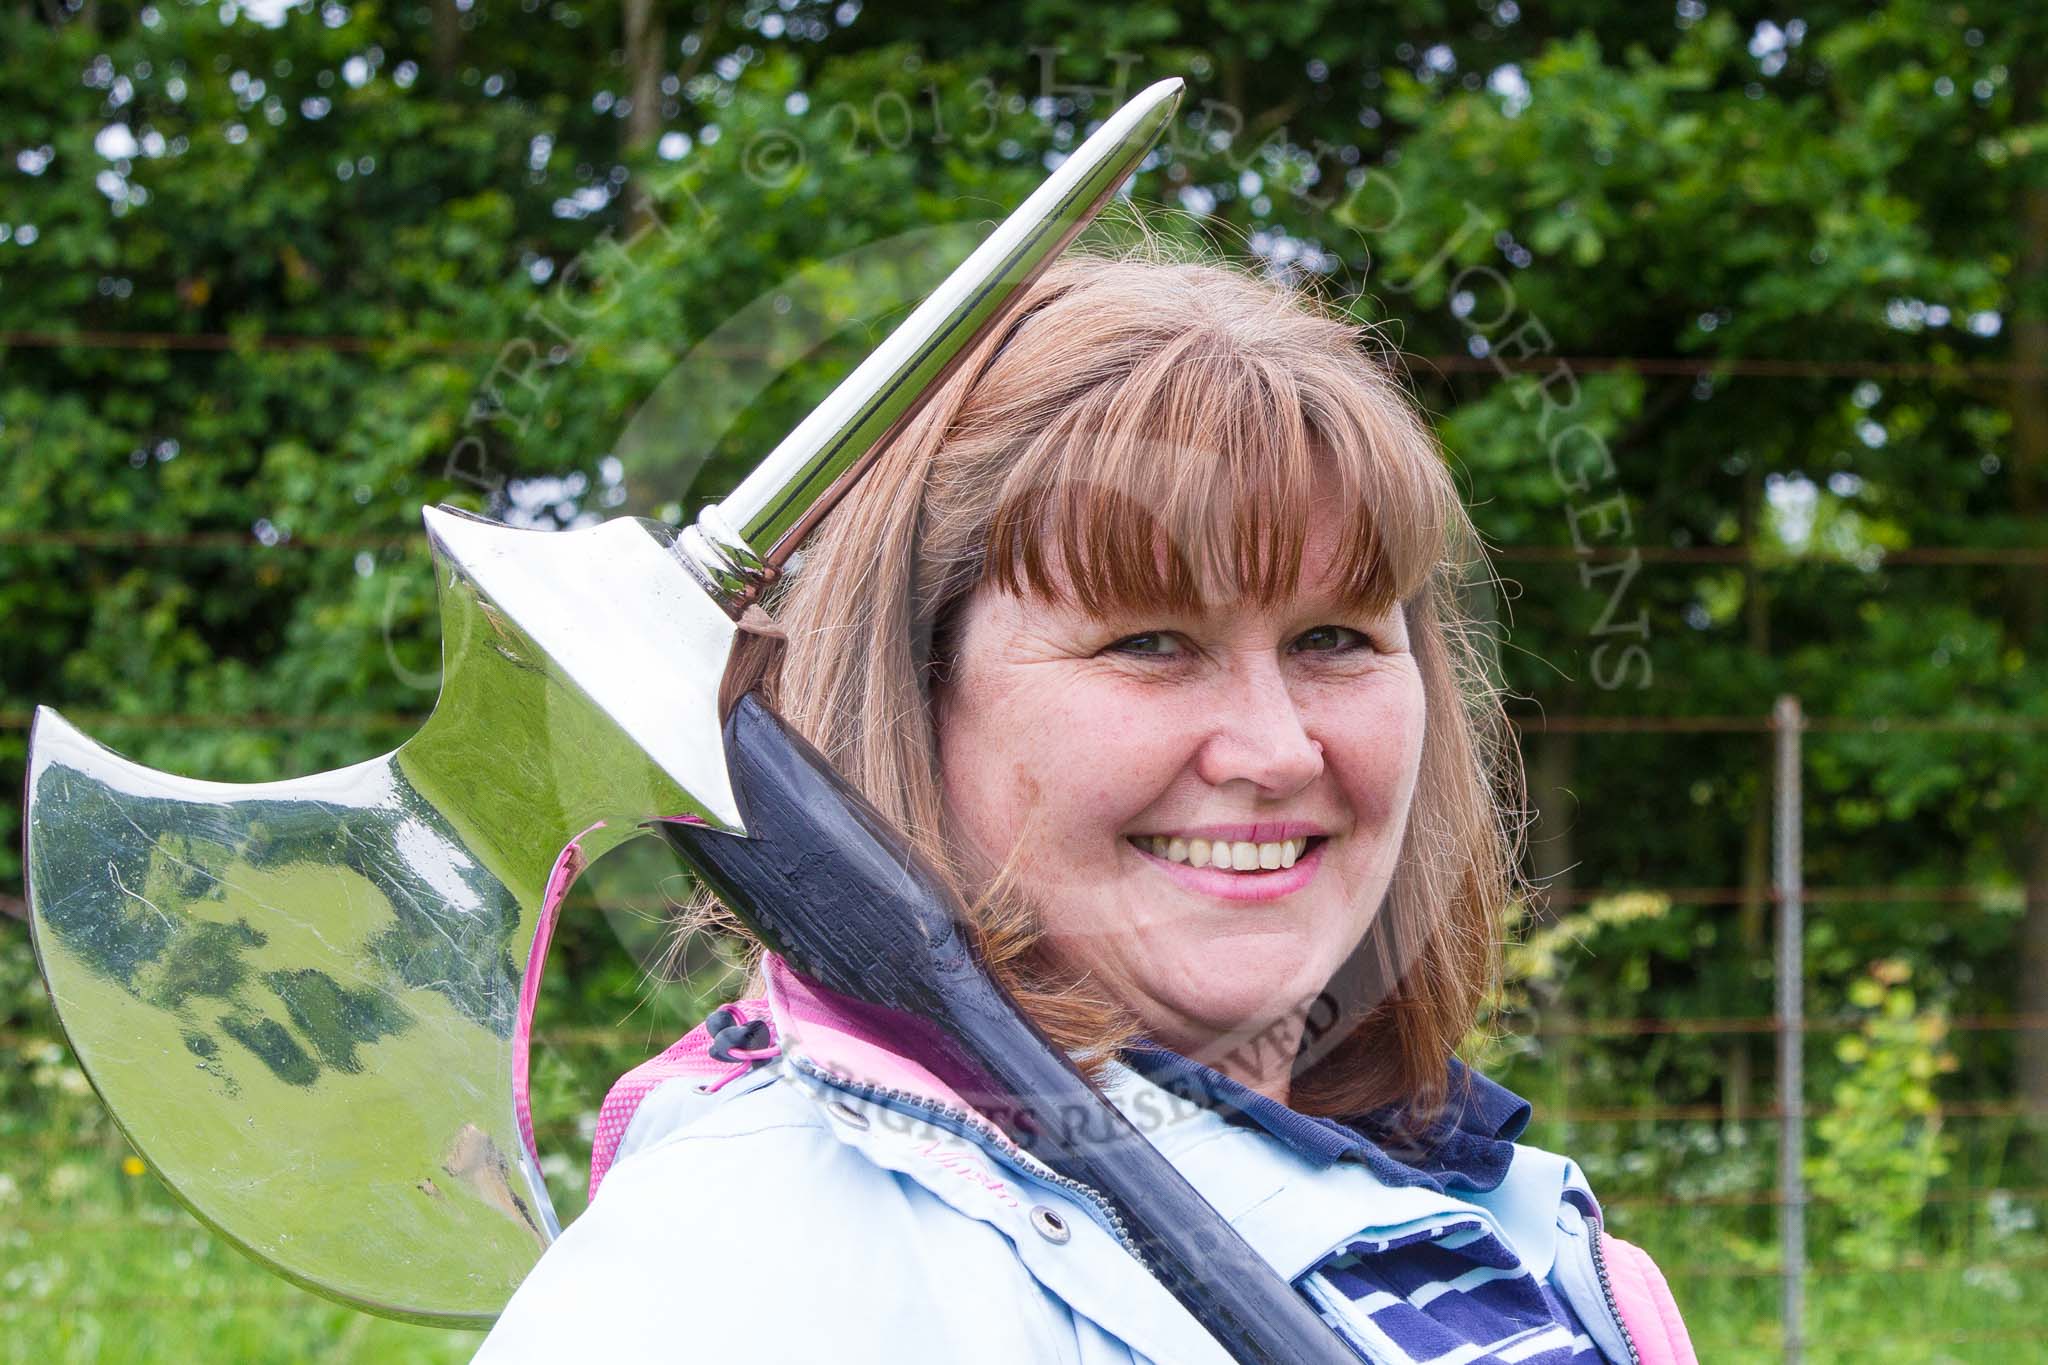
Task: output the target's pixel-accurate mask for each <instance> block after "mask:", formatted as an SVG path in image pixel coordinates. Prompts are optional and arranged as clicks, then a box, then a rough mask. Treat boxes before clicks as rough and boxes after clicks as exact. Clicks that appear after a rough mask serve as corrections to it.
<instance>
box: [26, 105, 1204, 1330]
mask: <svg viewBox="0 0 2048 1365" xmlns="http://www.w3.org/2000/svg"><path fill="white" fill-rule="evenodd" d="M1180 91H1181V82H1180V81H1178V80H1168V81H1162V82H1160V83H1158V84H1156V85H1154V86H1152V87H1151V88H1150V89H1148V90H1146V91H1144V92H1143V93H1142V94H1140V95H1139V96H1138V97H1137V98H1136V99H1134V100H1132V101H1131V102H1130V103H1129V104H1127V105H1125V106H1124V107H1123V108H1122V109H1120V110H1119V111H1117V113H1116V114H1115V115H1113V116H1112V117H1111V118H1110V119H1109V120H1108V121H1107V122H1106V123H1105V124H1104V125H1103V127H1102V128H1101V129H1100V130H1099V131H1098V132H1097V133H1096V134H1095V135H1094V136H1093V137H1091V138H1089V139H1088V140H1087V142H1086V143H1085V144H1083V146H1082V147H1081V148H1080V149H1079V150H1078V151H1076V152H1075V153H1074V155H1073V156H1071V157H1069V158H1068V159H1067V160H1066V161H1065V162H1063V163H1062V164H1061V165H1060V167H1059V169H1058V170H1056V171H1055V172H1053V174H1052V175H1051V177H1050V178H1049V179H1047V180H1046V182H1045V183H1044V184H1043V185H1041V186H1040V187H1039V188H1038V190H1037V191H1035V192H1034V193H1033V194H1032V195H1031V197H1030V198H1029V199H1027V200H1026V201H1025V202H1024V204H1023V206H1022V207H1020V208H1019V209H1018V210H1017V211H1016V212H1015V213H1013V214H1011V215H1010V217H1009V218H1008V219H1007V220H1005V221H1004V222H1003V223H1002V224H1001V225H1000V226H999V227H998V228H997V229H996V230H995V232H994V233H993V234H992V235H991V236H990V237H989V238H988V239H987V240H986V241H985V242H984V243H983V244H982V245H981V246H980V247H979V248H978V249H977V250H976V251H975V252H974V253H973V255H971V256H970V257H968V259H967V260H966V261H965V262H964V263H963V264H962V265H961V266H960V267H959V269H957V270H956V271H954V272H953V274H952V275H951V276H950V277H949V278H948V279H947V280H946V281H945V283H943V284H942V285H940V286H939V288H938V289H937V290H936V291H935V292H934V293H933V294H932V295H931V296H930V297H929V298H927V299H926V300H925V301H924V303H923V304H922V305H920V306H919V307H918V309H917V310H916V311H915V312H914V313H912V314H911V315H910V317H909V318H907V319H906V320H905V321H904V322H903V324H902V325H901V326H900V327H899V328H897V330H896V331H895V332H894V333H893V334H892V335H891V336H890V337H889V338H888V340H887V341H885V342H884V343H883V344H882V346H881V347H880V348H879V349H878V350H876V351H875V353H874V354H873V355H871V356H869V357H868V359H867V360H866V361H864V362H863V363H862V364H861V366H860V367H859V368H858V369H856V370H855V371H854V372H853V374H852V375H850V376H849V377H848V378H847V379H846V381H845V382H844V383H842V384H841V385H840V386H839V387H838V389H836V390H835V391H834V392H833V394H832V395H831V397H829V398H828V399H827V400H826V401H825V403H824V404H823V405H822V406H821V407H819V408H818V409H817V410H816V411H815V412H813V413H811V414H810V416H809V417H807V418H806V419H805V420H804V422H803V423H802V424H801V425H799V426H798V427H797V428H796V430H795V431H793V432H792V433H791V434H790V436H789V437H788V439H786V440H785V441H783V442H782V444H781V445H780V446H778V447H777V448H776V450H775V451H774V452H773V453H772V454H771V455H770V456H769V457H768V458H767V460H766V461H765V462H764V463H763V464H762V465H761V467H760V468H759V469H758V470H757V471H755V473H754V474H753V475H752V476H750V477H749V478H748V479H747V480H746V482H745V483H743V484H741V485H740V487H739V488H738V489H737V490H735V491H734V493H733V494H732V496H730V497H729V498H727V499H726V500H725V501H724V502H723V503H721V504H720V505H718V506H716V507H713V508H711V509H709V510H708V511H706V512H705V513H704V514H703V515H702V516H701V517H700V518H699V519H698V521H697V524H696V525H695V526H693V527H691V528H689V529H686V530H681V531H679V530H677V528H675V527H671V526H668V525H665V524H663V523H660V522H655V521H649V520H646V519H644V518H637V517H634V518H621V519H618V520H615V521H611V522H607V523H605V524H604V525H601V526H596V527H591V528H589V529H587V530H581V531H570V532H536V531H524V530H514V529H510V528H507V527H504V526H501V525H499V524H497V523H495V522H491V521H488V520H485V519H483V518H480V517H474V516H471V515H468V514H466V513H463V512H459V511H454V510H451V509H447V508H438V509H437V508H429V509H426V510H425V513H424V515H425V519H426V525H427V532H428V536H429V539H430V541H431V543H432V547H433V552H434V559H435V569H436V580H437V586H438V592H439V599H440V610H441V622H442V637H443V643H442V659H443V671H442V682H441V693H440V696H439V698H438V700H437V701H436V704H435V706H434V711H433V714H432V715H431V716H430V717H429V718H428V720H427V721H426V723H425V724H424V725H423V726H422V727H421V728H420V731H419V733H417V734H416V735H414V736H413V737H412V738H411V739H408V740H407V741H406V742H405V743H403V744H401V745H400V746H399V747H398V748H397V749H396V750H394V751H392V752H391V753H388V754H385V755H383V756H382V757H379V758H373V759H369V760H367V761H365V762H362V763H358V764H356V765H354V766H352V767H348V768H342V769H338V770H336V771H334V772H326V773H316V774H313V775H311V776H308V777H300V778H293V779H290V780H287V781H282V782H261V783H247V784H244V783H224V782H203V781H197V780H194V779H190V778H183V777H174V776H172V775H170V774H167V773H161V772H157V771H155V770H153V769H150V768H146V767H143V766H142V765H140V764H137V763H133V762H130V761H129V760H127V759H125V758H123V757H121V756H120V755H119V754H116V753H114V752H113V751H112V750H110V749H107V748H104V747H102V746H101V745H99V744H96V743H94V742H93V741H92V740H91V739H89V738H87V737H86V736H85V735H84V734H83V733H81V732H80V731H79V730H77V729H76V728H75V727H73V726H72V725H70V724H69V723H67V722H66V721H65V720H64V719H63V717H62V716H60V715H58V714H57V713H56V712H55V711H53V710H51V709H49V708H48V707H43V708H39V709H38V710H37V712H36V720H35V726H34V730H33V732H32V735H31V738H30V743H29V757H28V777H27V784H26V810H25V826H26V835H25V843H26V859H25V864H24V868H25V875H26V878H27V883H28V901H29V909H30V916H31V922H32V925H33V930H34V939H35V949H36V954H37V958H38V961H39V964H40V966H41V968H42V972H43V978H44V981H45V982H46V983H47V985H48V987H49V990H50V997H51V1000H52V1001H53V1002H54V1004H55V1006H56V1012H57V1017H58V1019H59V1021H60V1022H61V1024H62V1026H63V1028H64V1031H65V1034H66V1035H67V1037H68V1038H69V1040H70V1043H71V1046H72V1049H73V1051H74V1052H76V1054H77V1055H78V1059H79V1062H80V1064H81V1065H82V1066H83V1067H84V1069H85V1073H86V1075H87V1076H88V1077H89V1078H90V1079H91V1081H92V1084H93V1086H94V1088H95V1089H96V1090H98V1092H99V1094H100V1097H101V1099H102V1100H104V1101H105V1102H106V1105H107V1108H108V1110H109V1111H110V1112H111V1113H112V1114H113V1116H114V1118H115V1120H116V1121H117V1122H118V1123H119V1124H120V1125H121V1128H122V1130H123V1131H124V1132H125V1133H126V1134H127V1136H128V1138H129V1140H130V1141H131V1142H132V1143H133V1144H134V1145H135V1148H136V1150H137V1151H138V1152H140V1153H141V1154H142V1156H143V1157H144V1159H146V1160H147V1161H148V1162H149V1164H150V1165H151V1166H152V1167H153V1168H154V1169H155V1170H156V1172H157V1173H158V1174H159V1175H160V1176H161V1177H162V1179H163V1180H164V1182H165V1184H167V1185H168V1186H169V1187H170V1188H171V1189H172V1191H173V1192H175V1193H176V1194H177V1196H178V1197H179V1198H180V1199H182V1200H183V1201H184V1202H185V1203H186V1204H187V1205H188V1206H189V1207H190V1208H191V1209H192V1211H193V1212H194V1213H195V1214H196V1215H198V1217H199V1218H200V1219H201V1220H202V1221H204V1222H206V1223H207V1224H209V1225H210V1226H212V1227H213V1228H214V1229H215V1230H216V1231H218V1232H220V1233H221V1234H222V1235H224V1236H225V1237H227V1238H228V1239H229V1240H231V1241H233V1242H234V1243H235V1244H237V1245H238V1246H240V1247H241V1248H242V1249H243V1250H245V1251H247V1252H248V1253H250V1254H251V1255H253V1256H254V1257H256V1258H257V1259H258V1260H259V1261H262V1262H264V1263H265V1264H267V1265H268V1266H269V1267H271V1268H272V1269H273V1270H276V1271H277V1272H279V1273H280V1274H282V1275H284V1276H286V1277H287V1278H289V1279H291V1280H293V1281H295V1282H296V1283H298V1284H301V1285H304V1286H305V1287H307V1288H310V1289H314V1290H318V1291H319V1292H321V1293H323V1294H327V1295H330V1296H332V1297H334V1298H337V1299H340V1300H342V1301H344V1302H346V1303H350V1304H353V1305H355V1306H357V1307H360V1308H364V1309H368V1310H370V1311H373V1312H377V1313H382V1314H386V1315H389V1316H393V1317H402V1318H410V1319H414V1320H418V1321H425V1322H436V1323H442V1324H448V1325H461V1324H481V1323H486V1322H488V1321H490V1320H491V1319H492V1318H493V1317H494V1316H495V1315H496V1314H497V1312H498V1311H499V1310H500V1309H501V1308H502V1307H503V1306H504V1303H505V1301H506V1300H507V1299H508V1298H509V1297H510V1296H511V1293H512V1291H513V1289H514V1288H515V1287H517V1285H518V1284H519V1282H520V1280H521V1279H522V1278H523V1277H524V1276H525V1275H526V1273H527V1271H528V1270H530V1269H531V1268H532V1266H533V1263H534V1261H535V1260H536V1259H537V1258H538V1257H539V1255H540V1253H541V1251H542V1250H543V1249H544V1248H545V1247H546V1246H547V1245H548V1243H549V1242H550V1241H551V1240H552V1239H553V1238H554V1237H555V1235H556V1234H557V1232H558V1231H559V1228H558V1224H557V1220H556V1217H555V1213H554V1210H553V1208H552V1206H551V1205H550V1203H549V1200H548V1195H547V1190H546V1186H545V1185H544V1183H543V1181H542V1178H541V1173H540V1168H539V1159H538V1155H537V1153H536V1151H535V1150H534V1147H533V1145H532V1140H531V1132H530V1128H529V1127H528V1125H527V1124H526V1123H525V1122H524V1118H525V1115H524V1105H523V1103H522V1101H523V1098H524V1092H525V1081H526V1068H525V1045H526V1039H525V1037H524V1034H523V1030H522V1020H523V1019H524V1018H525V1017H526V1016H527V1014H528V1013H529V1011H523V1010H522V1008H521V1002H522V996H524V997H525V999H526V1001H527V1002H528V1004H529V1005H530V1002H531V998H532V994H533V991H534V988H535V986H536V985H537V981H538V976H539V972H540V970H541V961H542V957H543V955H544V953H545V950H546V942H547V931H548V928H549V926H550V925H551V922H552V916H553V913H554V910H555V908H556V906H557V905H558V904H559V900H560V897H561V894H562V893H563V892H564V891H565V890H566V888H567V883H568V881H569V880H570V879H571V878H573V876H574V874H575V872H576V871H577V870H578V869H579V868H580V867H581V866H582V865H583V864H585V863H587V862H588V861H590V860H592V859H594V858H597V857H598V856H600V855H601V854H603V853H604V852H605V851H607V850H608V849H610V848H612V847H615V846H616V845H617V844H619V843H621V842H623V841H624V840H625V839H627V838H629V837H632V836H633V835H635V834H638V833H641V832H643V826H644V825H645V824H646V822H648V821H652V820H657V819H661V818H668V817H678V816H689V817H694V818H695V819H696V820H699V821H702V822H704V824H705V825H708V826H709V827H712V828H715V829H720V830H724V831H728V832H730V833H734V834H744V833H745V830H744V829H743V827H742V823H741V820H740V815H739V811H738V807H737V804H736V802H735V799H734V792H733V786H732V780H731V777H730V775H729V774H728V772H727V765H726V758H725V751H724V748H723V743H722V737H721V732H720V726H721V717H720V715H719V713H718V707H717V695H718V688H719V683H720V679H721V677H722V676H723V674H724V671H725V667H726V663H727V659H728V656H729V654H730V651H731V648H732V644H733V639H734V634H735V631H736V629H737V626H736V620H737V617H738V616H739V615H740V614H741V613H742V612H743V611H744V610H745V608H746V606H747V605H748V604H749V603H750V602H751V601H752V600H753V598H754V597H755V595H756V594H757V593H758V592H759V590H760V588H761V587H762V586H763V585H764V584H765V583H766V582H768V581H770V580H771V579H772V578H773V576H774V574H775V573H776V572H777V570H778V568H779V566H780V565H781V564H782V563H783V562H784V561H785V559H786V558H787V557H788V555H789V554H790V553H791V552H792V550H794V548H795V546H796V542H797V541H798V540H799V539H800V538H801V537H802V536H803V535H804V534H805V532H807V531H808V530H809V529H810V528H811V527H812V526H813V525H814V524H815V523H816V522H817V520H818V519H819V518H820V517H822V516H823V515H824V514H825V512H826V511H827V510H829V509H830V507H831V506H832V504H833V502H834V501H835V500H836V498H837V497H838V496H839V495H840V494H841V493H843V492H844V491H845V489H846V488H847V486H848V485H849V484H850V483H851V481H852V480H854V479H856V478H858V477H859V476H860V474H861V472H862V470H863V468H864V467H865V464H866V462H867V461H868V460H869V459H870V458H871V457H872V455H873V453H874V452H875V450H876V449H877V448H878V447H879V446H881V445H882V444H883V443H885V442H886V441H887V439H888V438H889V436H890V435H891V434H893V433H894V432H895V431H896V430H898V429H899V428H900V427H901V426H902V424H903V423H904V422H906V421H907V420H908V419H909V418H910V417H911V416H912V415H913V414H914V413H915V412H916V410H917V408H918V407H919V405H920V404H921V403H922V401H923V400H924V399H925V398H926V397H927V396H928V395H929V394H930V393H931V392H932V390H933V389H934V388H935V386H936V385H937V384H938V383H939V382H940V380H942V379H943V378H944V377H945V375H946V374H947V373H948V371H949V370H950V369H951V367H952V366H953V365H954V364H955V363H956V362H957V361H958V360H959V359H960V358H961V357H962V356H963V355H964V354H965V353H966V352H967V351H968V350H969V349H971V348H972V346H973V345H974V343H975V342H976V341H978V340H979V339H980V338H981V337H982V336H984V335H986V334H987V333H988V332H989V331H990V330H991V329H992V328H994V327H996V326H997V325H999V324H1000V323H1001V322H1002V320H1003V319H1004V317H1005V316H1006V315H1007V313H1008V312H1009V311H1010V309H1011V308H1012V306H1013V305H1014V304H1015V302H1016V301H1017V299H1018V298H1019V297H1020V295H1021V292H1022V290H1023V288H1024V286H1025V285H1026V284H1028V283H1029V282H1030V281H1031V280H1032V279H1033V278H1034V277H1035V276H1036V275H1037V274H1038V273H1039V272H1040V271H1041V270H1043V269H1044V267H1045V266H1046V265H1047V264H1048V263H1049V262H1050V261H1051V260H1052V259H1053V257H1055V256H1056V255H1058V253H1059V252H1060V251H1061V249H1062V248H1064V247H1065V246H1066V245H1067V244H1068V242H1070V241H1071V240H1072V239H1073V237H1074V235H1075V234H1076V233H1078V232H1079V231H1080V230H1081V228H1082V226H1083V225H1084V224H1086V223H1087V222H1088V221H1089V220H1090V219H1091V218H1093V217H1094V216H1095V214H1096V213H1097V212H1098V211H1099V210H1100V209H1101V207H1102V205H1103V204H1104V203H1105V202H1106V201H1107V200H1108V198H1109V197H1110V195H1111V194H1113V193H1114V192H1115V190H1116V188H1117V186H1118V185H1119V184H1121V183H1122V182H1123V180H1124V179H1125V177H1126V176H1128V175H1129V174H1130V173H1131V172H1132V171H1133V170H1135V169H1136V167H1137V165H1138V162H1139V161H1140V160H1141V159H1142V158H1143V157H1144V155H1145V154H1146V152H1147V151H1148V150H1149V149H1150V148H1151V146H1152V145H1153V143H1154V142H1155V141H1156V140H1157V138H1158V136H1159V134H1160V132H1161V131H1162V130H1163V129H1164V128H1165V126H1166V123H1167V121H1168V119H1170V118H1171V116H1172V114H1173V111H1174V108H1175V107H1176V105H1177V104H1178V103H1179V99H1180Z"/></svg>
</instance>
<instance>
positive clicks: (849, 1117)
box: [825, 1100, 868, 1129]
mask: <svg viewBox="0 0 2048 1365" xmlns="http://www.w3.org/2000/svg"><path fill="white" fill-rule="evenodd" d="M825 1112H826V1113H828V1114H830V1115H831V1116H832V1117H833V1118H835V1119H838V1120H839V1121H840V1122H841V1123H843V1124H845V1125H846V1126H847V1127H848V1128H853V1129H862V1128H866V1127H867V1126H868V1116H867V1115H866V1114H863V1113H861V1112H860V1110H858V1109H856V1108H854V1107H853V1106H852V1105H850V1104H847V1103H845V1102H844V1101H842V1100H826V1101H825Z"/></svg>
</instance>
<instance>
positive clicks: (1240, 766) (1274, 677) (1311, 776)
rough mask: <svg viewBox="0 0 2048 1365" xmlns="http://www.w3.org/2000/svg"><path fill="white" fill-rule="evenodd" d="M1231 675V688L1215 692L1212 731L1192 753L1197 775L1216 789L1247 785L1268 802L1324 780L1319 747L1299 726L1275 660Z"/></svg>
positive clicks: (1298, 715) (1296, 708)
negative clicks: (1249, 784) (1217, 694)
mask: <svg viewBox="0 0 2048 1365" xmlns="http://www.w3.org/2000/svg"><path fill="white" fill-rule="evenodd" d="M1231 676H1232V678H1233V681H1234V684H1235V685H1234V686H1231V687H1228V688H1225V689H1222V690H1221V692H1220V693H1219V696H1218V702H1217V706H1216V715H1215V716H1214V718H1213V728H1212V729H1211V731H1210V734H1209V737H1208V738H1207V739H1206V740H1205V741H1204V742H1203V744H1202V747H1201V749H1200V751H1199V752H1198V753H1197V754H1196V758H1195V772H1196V774H1197V776H1199V777H1200V778H1201V779H1202V780H1203V781H1204V782H1207V783H1208V784H1209V785H1211V786H1215V787H1220V786H1222V785H1223V784H1224V783H1226V782H1237V781H1244V782H1251V783H1253V784H1255V785H1256V786H1257V787H1258V788H1259V789H1260V795H1262V796H1269V797H1278V796H1291V795H1293V794H1294V793H1295V792H1298V791H1300V790H1301V789H1302V788H1303V787H1306V786H1307V785H1308V784H1309V783H1311V782H1313V781H1315V779H1316V778H1318V777H1320V776H1322V772H1323V746H1322V744H1321V742H1320V741H1318V740H1316V739H1313V738H1311V737H1310V735H1309V733H1308V730H1307V729H1306V728H1305V727H1304V725H1303V724H1302V716H1301V708H1300V707H1299V706H1298V705H1297V704H1296V702H1295V699H1294V696H1293V694H1292V693H1291V692H1290V691H1289V690H1288V687H1287V680H1286V678H1285V677H1284V676H1282V674H1281V671H1280V668H1279V661H1278V660H1277V659H1268V660H1264V661H1261V662H1259V663H1256V664H1247V665H1246V666H1245V667H1244V668H1242V669H1240V670H1233V673H1232V675H1231Z"/></svg>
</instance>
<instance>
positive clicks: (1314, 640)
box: [1294, 626, 1372, 654]
mask: <svg viewBox="0 0 2048 1365" xmlns="http://www.w3.org/2000/svg"><path fill="white" fill-rule="evenodd" d="M1294 644H1295V648H1297V649H1299V650H1300V651H1301V652H1302V653H1304V654H1338V653H1342V652H1343V651H1345V650H1347V649H1358V648H1365V649H1370V648H1371V647H1372V641H1371V640H1368V639H1367V638H1366V637H1365V636H1364V635H1363V634H1362V633H1360V632H1359V631H1355V630H1353V629H1352V628H1351V627H1349V626H1317V627H1316V628H1315V629H1314V630H1310V631H1306V632H1304V633H1303V634H1302V636H1301V638H1300V639H1298V640H1296V641H1295V642H1294Z"/></svg>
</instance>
